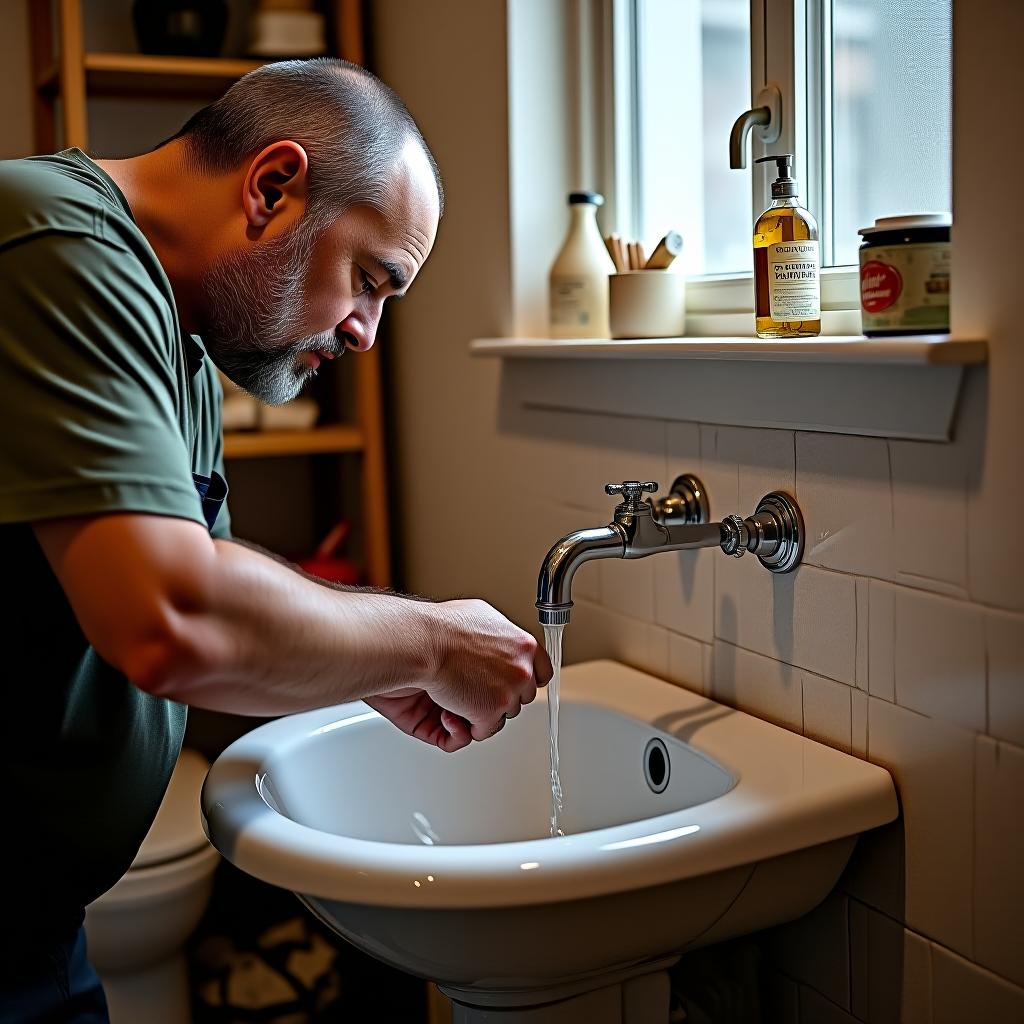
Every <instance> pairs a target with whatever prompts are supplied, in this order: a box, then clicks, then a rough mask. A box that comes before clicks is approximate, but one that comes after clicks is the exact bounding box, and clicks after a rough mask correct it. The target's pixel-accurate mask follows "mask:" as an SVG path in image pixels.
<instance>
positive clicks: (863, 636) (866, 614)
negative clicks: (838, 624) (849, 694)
mask: <svg viewBox="0 0 1024 1024" xmlns="http://www.w3.org/2000/svg"><path fill="white" fill-rule="evenodd" d="M870 596H871V581H870V580H866V579H858V580H857V670H856V675H855V677H854V685H855V686H856V687H857V688H858V689H860V690H867V688H868V634H869V632H870V629H869V624H870V611H869V608H870Z"/></svg>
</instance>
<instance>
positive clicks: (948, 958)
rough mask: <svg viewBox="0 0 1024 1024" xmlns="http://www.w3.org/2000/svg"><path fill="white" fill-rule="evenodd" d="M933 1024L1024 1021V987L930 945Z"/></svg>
mask: <svg viewBox="0 0 1024 1024" xmlns="http://www.w3.org/2000/svg"><path fill="white" fill-rule="evenodd" d="M932 1020H933V1022H934V1024H967V1022H970V1024H974V1022H977V1024H989V1022H991V1024H996V1022H999V1024H1003V1022H1006V1024H1010V1022H1013V1021H1024V989H1022V988H1018V987H1017V986H1016V985H1012V984H1011V983H1010V982H1008V981H1005V980H1004V979H1002V978H999V977H997V976H996V975H994V974H992V973H991V972H990V971H986V970H985V969H984V968H983V967H977V966H975V965H974V964H972V963H970V962H968V961H967V960H965V959H964V958H963V957H960V956H957V955H956V954H955V953H952V952H950V951H949V950H948V949H943V948H942V947H941V946H934V945H933V946H932Z"/></svg>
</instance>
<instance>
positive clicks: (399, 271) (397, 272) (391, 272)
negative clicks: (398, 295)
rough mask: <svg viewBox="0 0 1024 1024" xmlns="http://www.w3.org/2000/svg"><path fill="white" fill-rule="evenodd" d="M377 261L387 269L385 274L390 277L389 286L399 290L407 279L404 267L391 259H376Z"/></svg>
mask: <svg viewBox="0 0 1024 1024" xmlns="http://www.w3.org/2000/svg"><path fill="white" fill-rule="evenodd" d="M377 262H378V263H379V264H380V265H381V266H382V267H383V268H384V269H385V270H386V271H387V275H388V277H389V278H390V279H391V287H392V288H393V289H394V290H395V291H396V292H397V291H401V290H402V289H403V288H404V287H405V285H406V282H407V281H408V280H409V275H408V274H407V273H406V272H405V268H404V267H402V266H401V265H400V264H398V263H395V262H394V261H393V260H382V259H378V260H377Z"/></svg>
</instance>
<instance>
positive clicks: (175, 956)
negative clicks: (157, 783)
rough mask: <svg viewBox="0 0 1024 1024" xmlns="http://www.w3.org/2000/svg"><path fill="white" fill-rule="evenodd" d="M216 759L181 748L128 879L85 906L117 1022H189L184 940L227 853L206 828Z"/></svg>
mask: <svg viewBox="0 0 1024 1024" xmlns="http://www.w3.org/2000/svg"><path fill="white" fill-rule="evenodd" d="M209 767H210V765H209V763H208V762H207V761H206V759H205V758H204V757H203V756H202V755H201V754H198V753H196V751H194V750H182V752H181V755H180V756H179V758H178V763H177V765H176V766H175V768H174V773H173V775H172V776H171V781H170V785H169V786H168V787H167V793H166V794H165V796H164V799H163V803H161V804H160V810H159V811H158V812H157V816H156V820H155V821H154V822H153V826H152V828H150V830H149V833H148V834H147V835H146V838H145V840H144V841H143V843H142V848H141V849H140V850H139V853H138V855H137V856H136V858H135V860H134V861H133V862H132V866H131V867H130V868H129V869H128V871H127V873H126V874H125V875H124V877H122V878H121V880H120V881H119V882H118V883H117V884H116V885H115V886H114V887H113V888H112V889H110V890H109V891H108V892H106V893H104V894H103V895H102V896H101V897H100V898H99V899H98V900H96V901H95V902H94V903H91V904H90V905H89V906H88V907H87V908H86V914H85V929H86V935H87V939H88V950H89V959H90V960H91V961H92V963H93V965H94V966H95V968H96V970H97V971H99V974H100V977H101V978H102V980H103V987H104V989H105V990H106V993H107V1002H108V1004H109V1007H110V1020H111V1024H138V1022H139V1021H146V1024H189V1021H190V1020H191V1009H190V994H189V983H188V968H187V965H186V962H185V953H184V945H185V942H186V940H187V939H188V937H189V936H190V935H191V934H192V932H193V931H194V930H195V928H196V926H197V925H198V923H199V920H200V918H201V917H202V916H203V912H204V911H205V910H206V905H207V903H208V902H209V899H210V890H211V889H212V887H213V873H214V870H215V869H216V867H217V863H218V861H219V860H220V855H219V854H218V853H217V851H216V850H214V848H213V847H212V846H211V845H210V844H209V841H208V840H207V838H206V835H205V833H204V832H203V825H202V819H201V817H200V811H199V792H200V790H201V788H202V785H203V779H204V778H205V777H206V772H207V771H208V770H209Z"/></svg>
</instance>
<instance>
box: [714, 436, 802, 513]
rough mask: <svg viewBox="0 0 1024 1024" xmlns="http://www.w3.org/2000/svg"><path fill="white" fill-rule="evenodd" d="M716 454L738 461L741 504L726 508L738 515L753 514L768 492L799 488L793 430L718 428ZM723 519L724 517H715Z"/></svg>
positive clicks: (739, 498)
mask: <svg viewBox="0 0 1024 1024" xmlns="http://www.w3.org/2000/svg"><path fill="white" fill-rule="evenodd" d="M715 454H716V457H717V458H719V459H724V460H725V461H727V462H730V463H731V462H734V463H736V466H737V469H738V480H739V490H738V493H737V500H738V502H739V507H738V508H734V509H727V510H725V512H724V514H726V515H728V514H729V513H730V512H731V513H735V514H736V515H739V516H749V515H753V513H754V509H755V508H756V507H757V503H758V502H759V501H760V500H761V499H762V498H763V497H764V496H765V495H766V494H767V493H768V492H769V491H786V492H787V493H788V494H793V492H794V491H795V490H796V459H795V455H794V441H793V431H791V430H753V429H751V428H748V427H719V428H718V444H717V447H716V449H715ZM716 518H721V516H716Z"/></svg>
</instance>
